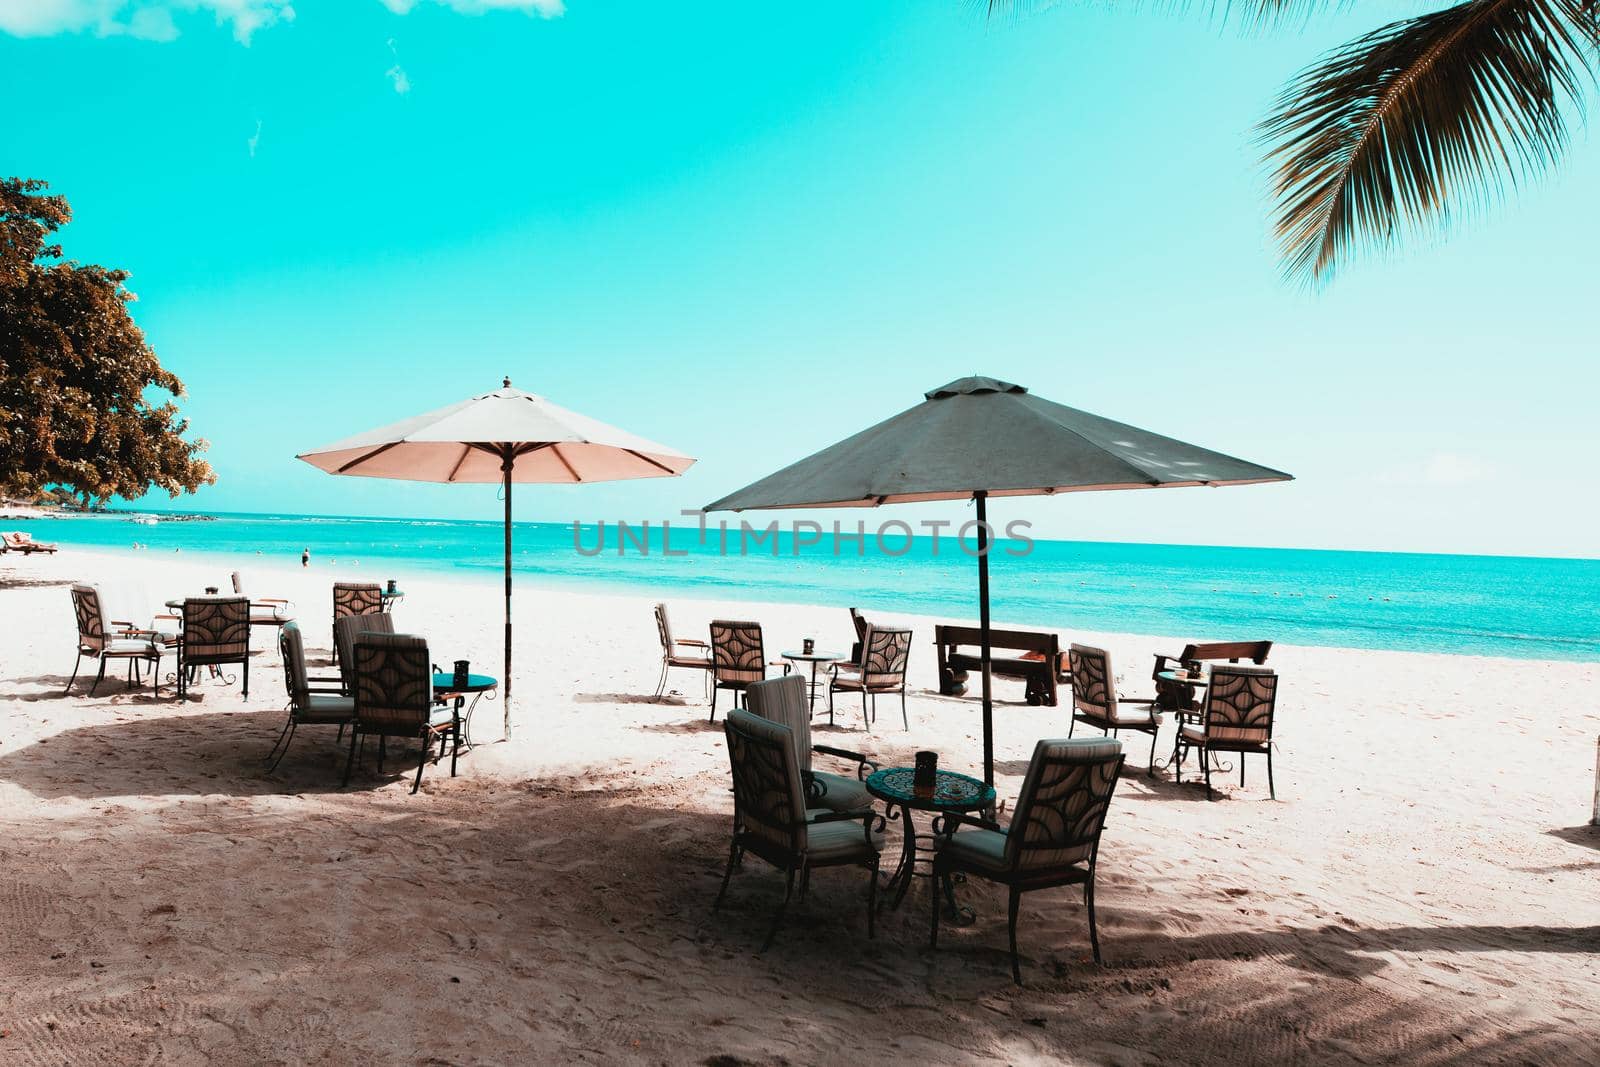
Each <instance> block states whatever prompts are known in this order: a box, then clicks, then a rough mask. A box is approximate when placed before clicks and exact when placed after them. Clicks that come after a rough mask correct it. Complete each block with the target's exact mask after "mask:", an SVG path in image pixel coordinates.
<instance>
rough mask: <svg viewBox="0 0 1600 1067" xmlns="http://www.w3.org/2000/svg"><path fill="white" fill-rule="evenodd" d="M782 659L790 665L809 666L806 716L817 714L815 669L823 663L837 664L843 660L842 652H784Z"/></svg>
mask: <svg viewBox="0 0 1600 1067" xmlns="http://www.w3.org/2000/svg"><path fill="white" fill-rule="evenodd" d="M783 658H784V659H786V660H788V661H789V662H791V663H809V664H811V681H810V683H808V684H807V686H806V715H807V717H810V716H812V715H815V714H816V713H817V667H818V666H819V665H820V664H823V663H837V662H839V661H840V660H842V659H844V658H845V656H844V653H843V652H816V651H813V652H785V653H783Z"/></svg>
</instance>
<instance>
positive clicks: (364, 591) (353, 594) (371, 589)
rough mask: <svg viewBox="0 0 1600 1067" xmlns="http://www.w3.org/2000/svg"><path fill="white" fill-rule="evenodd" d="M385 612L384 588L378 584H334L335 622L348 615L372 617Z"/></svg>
mask: <svg viewBox="0 0 1600 1067" xmlns="http://www.w3.org/2000/svg"><path fill="white" fill-rule="evenodd" d="M382 610H383V586H381V585H379V584H378V583H377V582H334V583H333V621H334V622H338V621H339V620H340V619H342V618H344V617H345V616H347V615H371V614H373V613H374V612H378V611H382Z"/></svg>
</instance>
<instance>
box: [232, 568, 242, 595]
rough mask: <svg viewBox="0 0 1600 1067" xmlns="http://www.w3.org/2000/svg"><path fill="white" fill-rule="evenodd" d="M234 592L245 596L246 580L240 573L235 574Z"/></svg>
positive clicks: (235, 572)
mask: <svg viewBox="0 0 1600 1067" xmlns="http://www.w3.org/2000/svg"><path fill="white" fill-rule="evenodd" d="M233 591H234V592H235V593H238V594H239V595H240V596H244V595H245V591H244V579H243V578H241V577H240V576H239V572H238V571H234V572H233Z"/></svg>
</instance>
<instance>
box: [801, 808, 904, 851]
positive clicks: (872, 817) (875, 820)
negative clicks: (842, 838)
mask: <svg viewBox="0 0 1600 1067" xmlns="http://www.w3.org/2000/svg"><path fill="white" fill-rule="evenodd" d="M857 819H860V820H861V830H862V832H863V833H864V834H865V835H866V838H867V844H869V845H870V844H872V832H873V831H874V830H876V831H878V832H879V833H882V832H883V830H884V827H886V826H887V825H888V820H887V819H885V818H884V817H883V816H882V815H881V814H879V813H878V812H876V811H871V810H868V811H825V812H823V813H822V814H821V815H818V816H816V817H814V818H811V819H807V820H806V822H807V823H808V824H809V825H811V826H816V825H818V824H819V823H825V822H855V821H856V820H857Z"/></svg>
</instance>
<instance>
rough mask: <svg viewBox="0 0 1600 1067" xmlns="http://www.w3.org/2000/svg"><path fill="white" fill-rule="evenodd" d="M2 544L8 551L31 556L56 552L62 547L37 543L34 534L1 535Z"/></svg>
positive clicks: (0, 541) (41, 542) (42, 542)
mask: <svg viewBox="0 0 1600 1067" xmlns="http://www.w3.org/2000/svg"><path fill="white" fill-rule="evenodd" d="M0 543H3V544H4V545H5V547H6V549H7V550H8V551H11V552H21V553H23V554H24V555H30V556H31V555H32V554H33V553H35V552H54V551H56V550H57V549H58V548H59V547H60V546H59V545H55V544H50V543H46V542H44V541H35V540H34V539H33V535H32V534H25V533H8V534H0Z"/></svg>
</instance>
